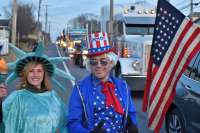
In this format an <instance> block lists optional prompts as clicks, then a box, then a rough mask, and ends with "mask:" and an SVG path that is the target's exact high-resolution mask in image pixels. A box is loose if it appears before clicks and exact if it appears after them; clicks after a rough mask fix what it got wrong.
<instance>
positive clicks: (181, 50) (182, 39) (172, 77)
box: [148, 19, 200, 132]
mask: <svg viewBox="0 0 200 133" xmlns="http://www.w3.org/2000/svg"><path fill="white" fill-rule="evenodd" d="M191 33H192V34H191ZM175 36H176V37H175V38H174V39H173V41H172V44H171V45H170V47H169V49H168V51H167V53H166V55H165V57H164V59H163V61H162V63H161V65H160V67H159V68H158V67H155V68H153V73H154V74H155V75H154V74H153V75H154V76H153V77H152V79H151V81H152V82H151V88H150V92H149V99H148V100H149V101H150V102H149V111H148V113H149V114H148V117H149V124H148V126H149V127H150V128H151V129H153V130H154V131H156V132H158V131H159V129H160V127H161V126H162V122H163V120H164V116H165V113H166V111H167V109H168V107H169V105H170V104H171V102H172V100H173V97H174V94H175V93H174V92H173V91H175V86H176V83H177V81H178V79H179V77H180V76H181V74H182V72H183V71H184V70H185V68H186V67H187V65H188V64H189V61H190V60H191V59H192V58H191V57H192V56H191V54H192V55H193V53H194V51H195V50H196V49H195V48H198V47H199V46H198V44H199V42H200V29H199V28H198V27H195V26H194V25H192V22H191V21H189V20H187V19H184V21H183V23H182V24H181V26H180V28H179V29H178V31H177V33H176V35H175ZM191 42H192V44H191ZM188 57H189V58H188ZM151 65H152V64H151Z"/></svg>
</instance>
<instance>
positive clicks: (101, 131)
mask: <svg viewBox="0 0 200 133" xmlns="http://www.w3.org/2000/svg"><path fill="white" fill-rule="evenodd" d="M103 124H104V121H103V120H101V121H100V122H99V124H98V125H97V126H96V127H95V128H94V129H93V130H92V131H91V132H90V133H105V132H106V131H105V129H103Z"/></svg>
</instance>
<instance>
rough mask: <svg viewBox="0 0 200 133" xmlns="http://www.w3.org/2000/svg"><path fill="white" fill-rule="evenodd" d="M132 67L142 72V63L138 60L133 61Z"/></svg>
mask: <svg viewBox="0 0 200 133" xmlns="http://www.w3.org/2000/svg"><path fill="white" fill-rule="evenodd" d="M132 66H133V68H134V69H135V70H136V71H140V70H141V62H140V61H138V60H135V61H133V64H132Z"/></svg>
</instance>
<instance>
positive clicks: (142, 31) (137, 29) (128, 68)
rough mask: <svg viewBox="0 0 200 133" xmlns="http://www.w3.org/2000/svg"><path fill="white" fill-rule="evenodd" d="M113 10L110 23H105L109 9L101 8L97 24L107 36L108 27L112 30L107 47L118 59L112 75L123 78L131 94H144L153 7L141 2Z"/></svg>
mask: <svg viewBox="0 0 200 133" xmlns="http://www.w3.org/2000/svg"><path fill="white" fill-rule="evenodd" d="M113 7H114V15H113V18H114V21H113V22H109V12H110V10H109V7H108V6H103V7H102V8H101V17H100V23H101V31H103V32H104V31H106V32H108V33H110V32H109V29H110V27H109V26H110V25H111V24H112V26H113V34H112V42H111V43H112V45H113V47H114V50H115V53H116V54H117V55H118V57H119V61H118V63H117V65H116V67H115V69H114V74H115V75H116V76H118V77H122V78H124V79H125V80H126V81H127V82H128V84H129V86H130V88H131V89H132V90H144V84H145V80H146V75H147V67H148V61H149V57H150V50H151V45H152V39H153V32H154V25H155V18H156V7H155V6H153V5H150V4H149V3H147V2H145V1H143V2H136V3H129V4H116V5H114V6H113ZM110 36H111V35H110Z"/></svg>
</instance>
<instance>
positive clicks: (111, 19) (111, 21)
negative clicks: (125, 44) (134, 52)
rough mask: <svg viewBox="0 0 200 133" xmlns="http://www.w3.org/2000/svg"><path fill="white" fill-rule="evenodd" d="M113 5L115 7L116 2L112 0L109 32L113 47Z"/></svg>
mask: <svg viewBox="0 0 200 133" xmlns="http://www.w3.org/2000/svg"><path fill="white" fill-rule="evenodd" d="M113 5H114V0H110V23H109V32H110V43H111V45H112V43H113V20H114V19H113V18H114V17H113V12H114V9H113Z"/></svg>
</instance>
